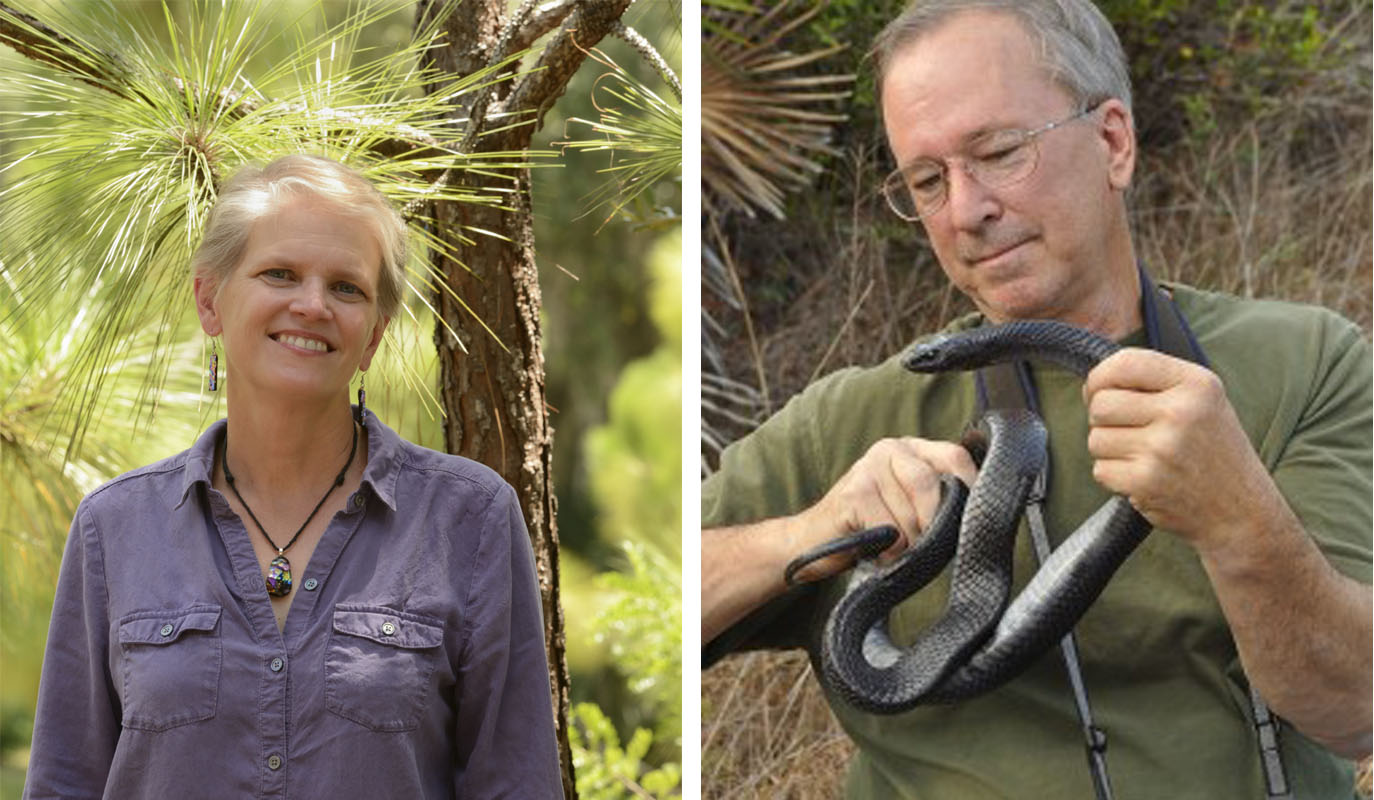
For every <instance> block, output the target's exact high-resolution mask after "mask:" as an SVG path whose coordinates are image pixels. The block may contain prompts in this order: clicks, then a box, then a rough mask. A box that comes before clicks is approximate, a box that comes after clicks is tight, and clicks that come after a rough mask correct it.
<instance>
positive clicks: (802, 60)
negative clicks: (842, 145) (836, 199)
mask: <svg viewBox="0 0 1374 800" xmlns="http://www.w3.org/2000/svg"><path fill="white" fill-rule="evenodd" d="M818 10H819V6H812V7H811V8H809V9H806V10H803V11H801V12H800V13H798V12H797V11H796V10H795V7H794V6H793V5H792V4H791V3H790V2H788V0H783V1H782V2H779V3H777V4H775V5H774V6H773V7H771V8H769V9H768V10H767V11H762V10H760V9H758V8H757V7H754V6H750V5H748V4H741V3H737V2H723V1H722V0H713V2H712V3H710V4H709V5H708V7H707V9H706V14H705V16H704V18H703V26H702V27H703V32H704V33H703V38H702V58H701V179H702V189H703V192H704V194H703V198H702V199H703V204H704V205H705V207H706V208H705V210H706V212H707V213H708V214H719V213H723V212H726V211H737V212H741V213H744V214H747V215H749V216H753V215H754V213H755V212H756V210H762V211H765V212H767V213H769V214H772V215H773V216H775V217H778V218H781V217H782V216H783V207H782V204H783V198H784V197H785V195H786V193H787V192H788V191H790V190H796V189H799V188H802V187H804V186H806V185H807V184H808V183H809V182H810V180H811V178H812V176H814V175H815V174H816V173H817V172H819V171H820V170H821V169H822V167H821V165H820V163H819V162H818V161H817V160H816V157H817V156H818V155H821V154H827V153H833V149H832V148H831V147H830V146H829V144H828V141H829V137H830V132H831V128H832V127H833V126H834V124H835V123H838V122H842V121H843V120H844V119H845V116H844V115H843V114H839V113H836V112H833V111H829V110H825V109H826V108H827V106H829V105H831V104H833V103H834V101H838V100H842V99H844V98H846V97H848V96H849V94H850V91H849V88H848V87H849V86H850V85H851V84H852V83H853V81H854V76H853V75H851V74H842V75H823V74H798V73H797V70H802V69H807V68H813V67H814V66H815V65H816V64H817V63H818V62H820V61H823V60H824V59H826V58H828V57H829V56H832V55H834V54H835V53H837V52H839V50H841V49H843V47H842V46H835V47H829V48H822V49H819V50H814V51H811V52H806V53H793V52H791V51H789V50H787V49H785V48H784V47H783V45H782V42H783V39H784V38H785V37H786V36H787V35H788V34H790V33H792V32H794V31H796V30H797V29H798V28H800V27H801V26H803V25H805V24H806V23H807V22H809V21H810V20H811V19H812V18H813V17H814V16H815V14H816V12H817V11H818Z"/></svg>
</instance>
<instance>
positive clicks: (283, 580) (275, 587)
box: [267, 556, 291, 597]
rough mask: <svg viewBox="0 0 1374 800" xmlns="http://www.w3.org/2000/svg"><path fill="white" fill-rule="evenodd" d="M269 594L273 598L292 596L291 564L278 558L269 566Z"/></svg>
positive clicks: (281, 557) (280, 557) (283, 557)
mask: <svg viewBox="0 0 1374 800" xmlns="http://www.w3.org/2000/svg"><path fill="white" fill-rule="evenodd" d="M267 593H268V594H270V595H272V596H273V597H285V596H287V595H288V594H291V562H290V561H287V560H286V556H277V557H276V558H274V559H272V563H270V564H268V565H267Z"/></svg>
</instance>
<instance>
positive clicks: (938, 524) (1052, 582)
mask: <svg viewBox="0 0 1374 800" xmlns="http://www.w3.org/2000/svg"><path fill="white" fill-rule="evenodd" d="M1116 349H1117V345H1116V344H1115V343H1113V342H1111V341H1109V340H1107V339H1104V338H1102V337H1100V336H1097V335H1096V334H1093V333H1090V332H1088V331H1084V330H1081V329H1079V328H1075V327H1072V326H1069V325H1065V324H1062V323H1057V322H1043V321H1024V322H1013V323H1008V324H1005V325H997V326H989V327H983V328H977V329H974V330H971V331H967V332H963V333H959V334H952V335H946V336H939V337H936V338H934V339H930V340H927V341H925V342H922V343H920V344H918V345H916V346H915V347H914V348H912V350H911V351H910V352H909V353H908V354H907V355H906V357H905V358H904V360H903V363H904V365H905V366H906V368H907V369H910V370H913V371H916V372H943V371H949V370H971V369H977V368H980V367H984V366H988V365H990V364H994V363H1000V362H1004V361H1013V360H1026V359H1032V360H1041V361H1049V362H1052V363H1057V364H1060V365H1062V366H1064V367H1066V368H1068V369H1070V370H1072V371H1074V372H1075V373H1077V374H1079V375H1086V374H1087V372H1088V371H1089V370H1090V369H1092V367H1093V366H1095V365H1096V364H1097V363H1098V362H1100V361H1101V360H1102V359H1104V358H1106V357H1107V356H1108V355H1110V354H1111V353H1113V352H1115V351H1116ZM977 427H978V429H979V431H980V433H981V437H980V438H984V439H985V440H986V447H987V454H986V456H985V458H984V460H983V463H982V466H981V468H980V470H979V475H978V479H977V481H975V483H974V486H973V488H972V489H971V490H969V489H966V488H965V487H964V485H963V484H962V483H961V482H960V481H958V480H957V479H955V478H952V477H946V478H944V479H943V481H942V487H943V497H942V499H941V503H940V507H939V510H938V511H937V512H936V515H935V518H934V519H933V520H932V521H931V524H930V525H929V526H928V528H927V530H926V531H925V533H924V535H922V536H921V538H920V539H919V540H918V541H917V543H916V544H915V546H913V547H912V548H910V549H909V550H907V551H906V552H905V553H903V554H902V555H901V556H899V557H898V558H897V559H896V560H895V561H893V562H892V563H890V564H887V565H878V564H877V563H876V562H875V561H871V560H864V561H861V562H860V564H859V565H858V566H857V567H856V568H855V571H854V574H853V575H852V577H851V579H850V582H849V585H848V587H847V589H846V590H845V592H844V594H843V596H842V597H841V598H840V600H839V601H838V602H837V603H836V604H835V606H834V607H833V609H832V610H831V612H830V614H829V616H828V617H827V618H825V619H824V624H823V626H822V625H817V626H816V628H815V629H814V630H812V631H811V633H810V639H811V643H810V651H811V658H812V663H813V664H814V665H815V666H816V668H817V670H816V671H817V674H818V675H819V676H820V679H821V682H822V684H823V685H825V686H826V688H827V689H828V690H829V691H831V692H832V693H833V694H837V695H839V696H840V697H842V698H843V699H844V700H846V701H847V702H848V703H850V704H851V705H853V706H855V707H856V708H859V709H862V710H865V711H869V712H873V713H879V714H895V713H898V712H901V711H906V710H909V709H911V708H913V707H915V706H917V705H922V704H930V703H951V702H957V701H960V700H964V699H967V698H970V697H974V696H976V695H979V694H982V693H984V692H987V691H990V690H992V689H994V688H996V687H998V686H1000V685H1002V684H1004V683H1006V682H1007V681H1009V680H1011V679H1012V678H1014V677H1015V676H1017V675H1018V674H1020V673H1021V672H1022V671H1023V670H1025V669H1026V667H1028V666H1029V665H1030V664H1031V662H1033V661H1034V660H1035V659H1036V658H1038V657H1039V656H1040V655H1042V654H1043V653H1044V652H1045V651H1046V650H1048V649H1049V648H1050V647H1052V646H1053V645H1054V644H1055V643H1056V642H1058V641H1059V640H1060V639H1061V638H1063V637H1064V636H1065V634H1067V633H1068V632H1069V631H1070V630H1071V629H1072V628H1073V626H1074V624H1075V623H1076V622H1077V621H1078V619H1079V618H1080V617H1081V616H1082V615H1083V613H1084V612H1085V611H1087V609H1088V607H1089V606H1091V605H1092V603H1093V602H1094V601H1095V600H1096V599H1097V597H1098V595H1100V594H1101V592H1102V590H1103V589H1104V588H1105V587H1106V585H1107V582H1108V581H1109V580H1110V579H1111V577H1112V575H1113V574H1114V573H1115V572H1116V570H1117V568H1118V567H1120V566H1121V563H1122V562H1123V561H1125V559H1126V557H1127V556H1129V555H1130V554H1131V552H1132V551H1133V550H1134V549H1135V547H1136V546H1137V545H1138V544H1139V543H1140V542H1141V541H1142V540H1143V539H1144V538H1145V536H1146V535H1147V534H1148V533H1149V531H1150V526H1149V523H1148V522H1146V521H1145V519H1144V518H1143V517H1142V516H1141V515H1140V514H1139V513H1138V512H1136V510H1135V509H1134V508H1132V507H1131V505H1130V503H1129V502H1128V501H1127V500H1126V499H1125V498H1124V497H1120V496H1115V497H1113V498H1111V499H1110V500H1108V501H1107V502H1106V503H1105V504H1104V505H1103V506H1102V507H1101V508H1099V509H1098V510H1097V512H1096V513H1094V514H1093V515H1092V516H1091V517H1089V518H1088V519H1087V520H1086V521H1085V522H1084V523H1083V524H1082V525H1081V526H1079V528H1078V530H1076V531H1074V532H1073V534H1072V535H1070V536H1069V537H1068V538H1067V539H1066V540H1065V541H1064V542H1063V543H1062V544H1061V545H1060V546H1059V547H1058V548H1057V549H1055V550H1054V552H1053V553H1052V554H1051V555H1050V557H1049V558H1048V559H1046V560H1045V562H1044V563H1043V564H1042V565H1041V566H1040V569H1039V570H1038V571H1037V572H1036V573H1035V575H1034V576H1032V578H1031V580H1030V582H1029V583H1028V584H1027V585H1026V587H1025V588H1024V589H1022V591H1021V592H1020V594H1018V595H1017V596H1016V598H1015V599H1014V600H1011V601H1010V603H1008V600H1009V595H1010V593H1011V583H1012V547H1013V543H1014V540H1015V536H1016V530H1017V527H1018V525H1019V522H1020V518H1021V515H1022V511H1023V509H1024V507H1025V505H1026V502H1027V499H1028V496H1029V494H1030V492H1031V490H1032V488H1033V486H1034V483H1035V480H1036V478H1037V476H1038V475H1039V473H1040V471H1041V468H1042V467H1043V465H1044V461H1045V458H1046V455H1045V450H1046V434H1045V430H1044V427H1043V425H1042V424H1041V422H1040V420H1039V419H1038V418H1037V417H1036V416H1035V415H1034V414H1032V413H1030V412H1028V411H1024V410H1019V409H1018V410H997V409H994V410H990V411H988V412H987V413H986V414H984V415H983V417H982V418H981V419H980V420H979V422H978V426H977ZM895 536H896V531H895V530H894V529H891V528H887V529H886V530H883V529H881V528H879V529H870V530H869V531H864V532H862V533H859V534H855V535H854V536H848V537H843V538H841V539H839V540H836V541H834V542H831V543H828V544H826V545H822V546H821V547H820V548H817V550H815V551H812V552H811V553H807V554H805V555H803V556H801V557H800V558H798V559H797V560H796V561H794V562H793V564H792V565H790V566H789V569H788V576H789V578H790V577H791V575H792V574H794V573H795V571H796V569H798V568H799V567H800V566H803V565H804V564H806V563H810V562H811V561H813V560H815V559H816V558H819V557H822V556H823V555H825V554H828V553H833V552H837V551H839V550H841V549H846V548H853V547H855V546H856V545H857V546H862V547H864V548H865V554H866V555H871V554H873V553H875V552H878V551H881V550H882V549H883V547H884V546H886V545H887V544H890V543H891V542H892V541H894V540H895ZM951 559H952V560H953V564H952V566H951V582H950V595H949V600H948V604H947V606H946V609H945V613H944V615H943V616H941V617H940V619H939V620H937V621H936V622H934V623H933V624H932V625H931V626H930V627H928V628H927V629H926V630H925V631H923V632H922V633H921V634H919V636H918V637H917V638H916V640H915V641H914V642H913V643H912V644H911V645H910V646H907V647H901V646H898V645H897V644H895V643H894V642H893V641H892V640H891V638H890V637H889V636H888V633H887V623H886V620H887V617H888V614H889V613H890V612H891V610H892V608H893V607H894V606H895V605H897V604H898V603H900V602H901V601H902V600H904V599H905V598H907V597H909V596H911V595H912V594H913V593H915V592H917V591H919V590H920V589H921V588H923V587H924V586H926V585H927V584H928V583H929V582H930V581H931V580H932V579H934V578H935V576H936V575H938V574H939V573H940V572H941V571H942V570H943V569H944V567H945V565H946V564H948V563H949V562H950V561H951Z"/></svg>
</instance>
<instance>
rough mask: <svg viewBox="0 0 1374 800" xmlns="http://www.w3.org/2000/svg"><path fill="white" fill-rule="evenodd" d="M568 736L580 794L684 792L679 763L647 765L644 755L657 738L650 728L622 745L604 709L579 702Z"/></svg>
mask: <svg viewBox="0 0 1374 800" xmlns="http://www.w3.org/2000/svg"><path fill="white" fill-rule="evenodd" d="M568 738H569V739H570V740H571V742H572V748H573V768H574V769H575V770H576V772H577V795H578V797H581V798H583V799H584V800H621V798H642V797H659V798H662V797H677V796H680V795H681V791H680V789H679V785H680V784H681V782H682V774H681V772H682V771H681V768H680V767H679V766H678V765H677V764H666V765H664V766H662V767H658V768H656V769H654V768H648V767H646V766H645V764H644V756H645V754H647V753H648V752H649V745H650V743H651V741H652V739H653V736H652V734H650V733H649V732H648V731H647V730H644V729H643V728H640V729H639V730H637V731H635V733H634V736H632V737H631V738H630V741H629V743H628V744H626V745H624V746H623V747H622V746H621V744H620V735H619V734H618V733H616V730H615V726H614V725H612V724H611V721H610V720H609V719H608V718H607V717H606V715H605V714H603V713H602V712H601V709H600V708H598V707H597V706H596V705H594V704H592V703H578V704H577V705H576V706H574V707H573V724H572V725H570V726H569V728H568Z"/></svg>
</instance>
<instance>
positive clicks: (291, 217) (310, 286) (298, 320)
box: [195, 197, 387, 400]
mask: <svg viewBox="0 0 1374 800" xmlns="http://www.w3.org/2000/svg"><path fill="white" fill-rule="evenodd" d="M380 270H381V249H380V247H379V246H378V244H377V242H376V240H375V239H374V238H373V236H372V235H371V233H370V232H369V231H368V229H367V227H366V226H364V225H361V224H359V223H358V220H357V219H355V218H350V217H343V216H339V215H338V214H337V213H335V212H334V211H332V210H331V209H330V208H329V207H328V206H326V205H324V204H322V203H320V202H319V201H317V200H314V199H312V198H308V197H294V198H289V199H287V200H286V201H284V202H283V204H282V205H281V206H280V207H279V208H277V209H275V210H274V211H272V212H269V213H268V214H266V215H265V216H263V217H262V219H260V220H259V221H258V222H257V223H256V224H255V225H254V226H253V229H252V231H251V232H250V234H249V237H248V243H247V246H246V247H245V249H244V254H243V258H242V260H241V261H240V262H239V264H238V266H236V267H235V268H234V269H233V271H232V272H231V273H230V274H229V275H228V277H226V278H225V279H224V280H223V281H222V282H220V283H219V285H214V284H213V283H212V282H211V281H208V280H206V279H203V278H199V277H198V278H196V280H195V293H196V309H197V311H198V312H199V314H200V319H201V327H202V328H203V329H204V330H205V332H206V333H207V334H209V335H211V336H221V337H222V340H223V342H224V352H225V359H226V362H227V365H228V369H229V373H230V376H231V377H230V383H231V385H233V386H236V387H237V390H236V394H237V393H238V391H242V390H248V391H249V392H250V393H251V394H261V395H263V396H270V397H271V398H272V399H273V400H277V399H288V398H290V397H292V396H296V397H303V398H304V397H329V396H337V394H338V393H339V392H341V391H342V392H344V394H345V395H346V394H347V386H348V382H349V380H350V379H351V378H352V377H353V373H354V372H355V371H356V370H357V369H359V368H362V369H364V370H365V369H367V368H368V366H369V365H370V364H371V363H372V355H373V353H375V352H376V350H377V345H378V344H379V343H380V342H381V339H382V331H383V330H385V329H386V323H387V320H386V318H384V317H382V316H381V314H380V312H379V311H378V309H377V283H378V277H379V274H380Z"/></svg>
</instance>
